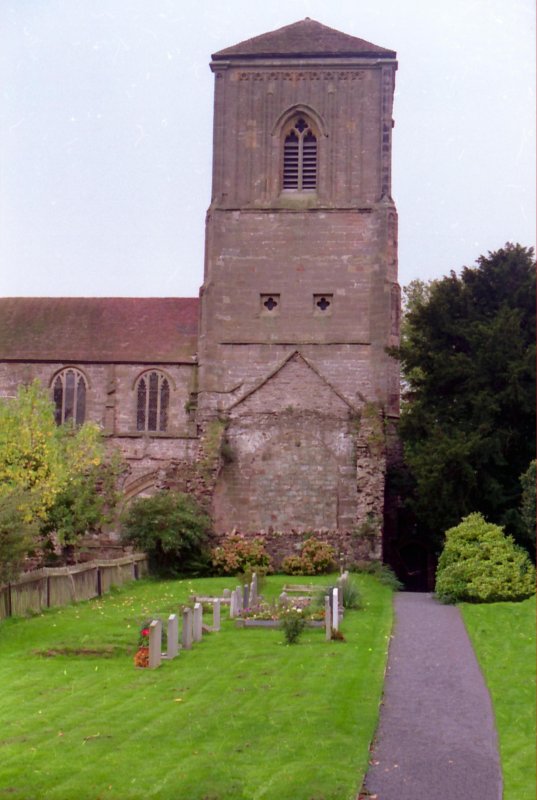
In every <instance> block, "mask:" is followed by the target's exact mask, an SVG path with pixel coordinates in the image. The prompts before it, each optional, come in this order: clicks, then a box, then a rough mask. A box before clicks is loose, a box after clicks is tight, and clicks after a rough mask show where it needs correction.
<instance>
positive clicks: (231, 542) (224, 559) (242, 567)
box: [211, 533, 272, 575]
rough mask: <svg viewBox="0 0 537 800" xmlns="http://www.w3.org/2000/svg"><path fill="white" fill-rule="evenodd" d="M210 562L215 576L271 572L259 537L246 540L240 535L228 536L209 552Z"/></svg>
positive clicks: (268, 557) (268, 558)
mask: <svg viewBox="0 0 537 800" xmlns="http://www.w3.org/2000/svg"><path fill="white" fill-rule="evenodd" d="M211 562H212V565H213V568H214V571H215V573H216V574H217V575H238V574H244V575H249V574H251V573H252V572H258V573H259V574H261V575H263V574H266V573H267V572H271V571H272V568H271V563H270V556H269V554H268V553H267V551H266V550H265V547H264V544H263V540H262V539H260V538H259V537H257V538H254V539H247V538H246V537H245V536H243V535H242V534H240V533H232V534H230V535H229V536H228V537H227V538H226V539H225V540H224V541H223V542H222V544H220V545H218V547H215V548H213V550H212V551H211Z"/></svg>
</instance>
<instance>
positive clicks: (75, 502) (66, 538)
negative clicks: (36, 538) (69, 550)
mask: <svg viewBox="0 0 537 800" xmlns="http://www.w3.org/2000/svg"><path fill="white" fill-rule="evenodd" d="M123 470H124V462H123V460H122V458H121V456H120V454H119V453H118V452H115V453H113V454H112V456H111V458H110V459H108V460H107V461H103V462H101V463H99V464H95V463H92V464H90V466H89V467H87V468H86V469H84V470H81V471H79V472H75V473H73V474H71V475H70V477H69V478H68V480H67V482H66V483H65V485H64V486H63V488H62V489H61V491H60V492H59V493H58V494H57V495H56V497H55V499H54V503H53V504H52V506H51V507H50V508H49V509H48V512H47V519H46V521H45V523H44V524H43V525H42V528H41V532H42V533H43V534H45V535H49V534H51V533H53V532H54V533H55V534H56V535H57V537H58V540H59V542H60V544H61V545H62V546H64V547H65V546H69V545H73V544H76V542H77V540H78V539H79V538H80V536H82V535H83V534H84V533H86V532H88V531H99V530H100V529H101V528H102V526H103V525H106V524H109V523H110V522H112V521H113V520H114V511H115V508H116V505H117V502H118V499H119V492H118V491H117V488H116V487H117V483H118V479H119V477H120V475H121V473H122V472H123Z"/></svg>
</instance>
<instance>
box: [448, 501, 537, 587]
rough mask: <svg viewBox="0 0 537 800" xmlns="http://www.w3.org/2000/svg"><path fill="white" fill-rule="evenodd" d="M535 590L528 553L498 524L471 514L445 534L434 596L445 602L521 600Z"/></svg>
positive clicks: (533, 574)
mask: <svg viewBox="0 0 537 800" xmlns="http://www.w3.org/2000/svg"><path fill="white" fill-rule="evenodd" d="M534 591H535V568H534V567H533V564H532V563H531V561H530V559H529V557H528V555H527V553H526V552H525V551H524V550H522V548H520V547H518V546H517V545H516V544H515V542H514V540H513V538H512V537H511V536H505V535H504V533H503V529H502V528H501V527H500V526H499V525H493V524H492V523H489V522H487V521H486V520H485V519H484V518H483V516H482V515H481V514H470V515H469V516H468V517H465V518H464V519H463V520H462V522H460V524H459V525H457V526H456V527H455V528H451V529H450V530H448V531H447V533H446V543H445V545H444V550H443V552H442V555H441V556H440V559H439V561H438V569H437V572H436V594H437V597H438V598H439V600H441V601H442V602H445V603H456V602H458V601H462V600H466V601H468V602H473V603H493V602H496V601H499V600H523V599H524V598H526V597H530V596H531V595H532V594H533V593H534Z"/></svg>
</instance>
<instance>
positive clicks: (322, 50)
mask: <svg viewBox="0 0 537 800" xmlns="http://www.w3.org/2000/svg"><path fill="white" fill-rule="evenodd" d="M285 56H293V57H295V58H296V57H300V56H303V57H307V58H316V57H317V58H322V57H324V58H326V57H332V58H346V57H349V56H362V57H364V56H365V57H370V58H395V56H396V53H395V51H394V50H386V49H385V48H384V47H379V46H378V45H376V44H371V42H366V41H365V40H364V39H358V37H356V36H350V35H349V34H348V33H341V31H336V30H334V28H328V27H327V26H326V25H321V23H320V22H316V21H315V20H314V19H310V18H309V17H306V19H303V20H300V21H299V22H294V23H293V24H292V25H286V26H285V27H283V28H278V29H277V30H275V31H270V32H269V33H263V34H261V36H254V37H253V39H246V40H245V41H244V42H239V44H235V45H233V46H232V47H226V48H225V49H224V50H219V51H218V52H217V53H213V56H212V57H213V59H214V60H215V61H218V60H225V59H229V58H234V57H237V58H248V59H250V58H251V59H253V58H267V57H270V58H278V57H285Z"/></svg>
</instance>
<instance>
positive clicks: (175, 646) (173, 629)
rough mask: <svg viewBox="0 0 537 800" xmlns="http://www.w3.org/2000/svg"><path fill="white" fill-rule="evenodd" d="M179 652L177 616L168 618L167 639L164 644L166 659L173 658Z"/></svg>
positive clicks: (172, 615)
mask: <svg viewBox="0 0 537 800" xmlns="http://www.w3.org/2000/svg"><path fill="white" fill-rule="evenodd" d="M178 651H179V620H178V619H177V614H170V616H169V617H168V637H167V642H166V658H168V659H172V658H175V656H176V655H177V653H178Z"/></svg>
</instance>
